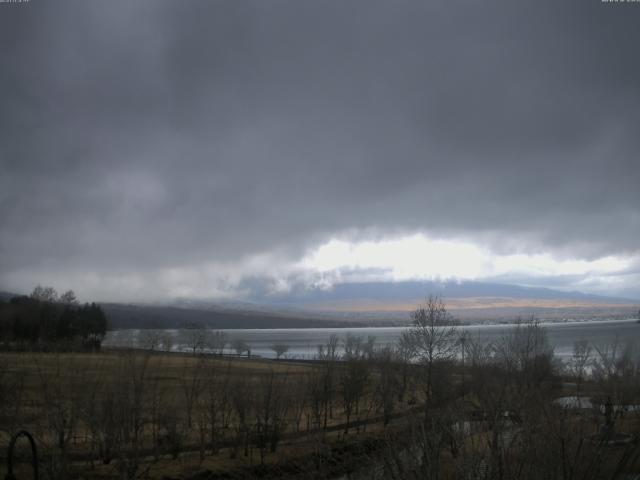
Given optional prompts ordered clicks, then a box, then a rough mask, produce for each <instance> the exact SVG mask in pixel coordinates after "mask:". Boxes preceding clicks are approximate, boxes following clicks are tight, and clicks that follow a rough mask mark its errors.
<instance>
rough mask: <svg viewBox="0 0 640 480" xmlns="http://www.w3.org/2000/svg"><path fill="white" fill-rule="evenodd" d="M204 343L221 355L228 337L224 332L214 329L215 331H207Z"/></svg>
mask: <svg viewBox="0 0 640 480" xmlns="http://www.w3.org/2000/svg"><path fill="white" fill-rule="evenodd" d="M206 343H207V346H208V347H209V348H210V349H211V351H212V352H213V353H215V354H216V355H222V354H223V353H224V349H225V347H226V346H227V344H228V343H229V337H228V335H227V334H226V333H225V332H223V331H220V330H216V331H215V332H213V331H209V334H208V335H207V340H206Z"/></svg>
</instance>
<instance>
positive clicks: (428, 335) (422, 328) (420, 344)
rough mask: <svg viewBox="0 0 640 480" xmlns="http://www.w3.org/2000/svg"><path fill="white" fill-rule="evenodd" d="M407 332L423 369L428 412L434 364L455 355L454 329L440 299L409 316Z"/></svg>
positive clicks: (427, 301)
mask: <svg viewBox="0 0 640 480" xmlns="http://www.w3.org/2000/svg"><path fill="white" fill-rule="evenodd" d="M411 318H412V319H413V327H412V328H411V330H410V335H411V337H412V343H413V347H414V352H415V354H416V356H417V357H418V359H419V361H420V362H421V363H422V364H423V365H424V366H425V370H426V388H425V394H426V395H425V396H426V398H425V400H426V406H427V410H428V408H429V406H430V404H431V401H432V399H433V376H434V367H435V365H436V363H437V362H441V361H444V360H450V359H452V358H453V357H454V356H455V353H456V348H457V347H456V338H457V333H456V329H455V328H454V327H453V326H452V324H453V323H454V322H453V320H452V318H451V316H450V315H449V313H448V312H447V309H446V307H445V305H444V303H443V301H442V299H440V298H439V297H435V296H429V298H427V300H426V301H425V302H424V303H423V304H421V305H420V306H418V308H416V309H415V310H414V311H413V312H412V313H411Z"/></svg>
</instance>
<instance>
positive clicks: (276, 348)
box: [269, 343, 289, 360]
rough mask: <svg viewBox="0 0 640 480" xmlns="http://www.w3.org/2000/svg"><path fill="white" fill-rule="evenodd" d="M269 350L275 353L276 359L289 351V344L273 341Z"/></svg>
mask: <svg viewBox="0 0 640 480" xmlns="http://www.w3.org/2000/svg"><path fill="white" fill-rule="evenodd" d="M269 348H271V350H273V352H274V353H275V354H276V359H278V360H280V357H281V356H282V355H284V354H285V353H287V352H288V351H289V345H286V344H284V343H274V344H273V345H271V347H269Z"/></svg>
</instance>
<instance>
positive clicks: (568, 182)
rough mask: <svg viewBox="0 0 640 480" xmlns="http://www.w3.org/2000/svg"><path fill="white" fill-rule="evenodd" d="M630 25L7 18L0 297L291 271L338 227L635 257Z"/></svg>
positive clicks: (291, 5)
mask: <svg viewBox="0 0 640 480" xmlns="http://www.w3.org/2000/svg"><path fill="white" fill-rule="evenodd" d="M639 21H640V7H638V6H637V5H634V4H606V3H600V2H597V1H592V2H584V1H568V2H551V1H535V2H533V1H532V2H526V3H525V2H518V3H517V4H516V3H515V2H507V1H501V2H471V1H468V2H418V1H411V2H409V1H394V2H388V1H385V2H382V1H347V2H345V1H302V2H301V1H276V0H272V1H268V2H265V1H254V2H246V1H238V0H233V1H231V0H229V1H216V2H210V1H196V0H190V1H180V2H178V1H175V0H172V1H162V0H147V1H140V0H139V1H136V2H128V1H97V0H92V1H86V0H83V1H80V0H78V1H63V0H60V1H56V2H44V1H38V0H32V1H31V2H29V3H27V4H2V5H0V65H1V67H2V68H1V70H0V102H1V103H0V105H1V106H2V108H1V109H0V128H1V130H0V138H1V142H0V162H1V167H2V174H1V176H0V187H1V190H0V223H1V225H2V226H1V229H0V272H1V273H0V283H3V284H7V285H11V284H12V280H11V279H12V278H13V277H14V275H15V274H16V273H17V272H49V273H51V272H53V273H59V274H60V275H61V276H64V274H71V273H83V272H84V273H86V272H91V273H92V274H96V275H100V274H110V275H117V274H118V273H120V272H127V273H131V272H135V273H136V274H137V275H138V274H139V275H141V278H142V279H143V280H144V278H145V277H144V275H145V272H154V271H157V270H158V269H162V268H187V267H189V266H197V265H200V264H203V263H213V264H215V263H227V264H228V263H233V262H239V261H241V260H242V259H245V258H246V257H248V256H251V255H253V254H257V253H260V252H271V255H273V258H275V259H278V260H282V261H285V260H286V259H295V258H297V257H298V256H299V255H300V254H301V252H302V251H303V249H304V248H306V247H308V246H309V245H312V244H314V243H315V242H318V241H321V240H323V239H326V238H328V237H329V236H331V235H333V234H336V233H340V232H342V233H344V232H347V231H350V232H356V233H358V232H360V233H359V234H361V235H362V233H361V232H366V233H365V234H367V235H368V234H378V235H388V234H390V233H391V234H392V233H398V232H411V231H416V230H423V231H426V232H428V233H429V234H431V235H434V236H443V237H446V236H452V235H453V236H458V237H465V238H469V239H473V240H474V241H482V242H487V243H489V244H490V245H492V248H494V249H496V250H499V251H514V250H521V251H530V252H536V251H554V252H556V253H557V254H559V255H562V256H566V257H569V256H575V257H585V258H594V257H597V256H603V255H621V254H637V253H638V251H639V249H640V247H639V245H640V243H638V238H640V194H639V193H638V192H639V189H638V180H639V179H640V162H639V161H638V156H637V155H638V144H639V143H640V131H639V130H640V95H639V91H638V89H639V88H640V64H639V63H638V62H637V53H638V52H637V46H638V45H640V29H638V28H637V25H638V22H639ZM148 275H151V276H152V273H148ZM143 280H142V281H143ZM34 281H37V279H35V278H34ZM14 283H15V282H14Z"/></svg>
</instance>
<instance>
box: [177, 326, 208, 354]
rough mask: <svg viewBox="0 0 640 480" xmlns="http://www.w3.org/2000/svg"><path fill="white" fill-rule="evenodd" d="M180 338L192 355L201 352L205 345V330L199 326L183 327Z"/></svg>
mask: <svg viewBox="0 0 640 480" xmlns="http://www.w3.org/2000/svg"><path fill="white" fill-rule="evenodd" d="M182 339H183V342H184V343H185V344H186V346H187V347H188V348H189V350H191V352H192V353H193V355H194V356H195V355H196V354H197V353H198V352H202V351H203V350H204V348H205V347H206V345H207V335H206V331H205V330H203V329H201V328H185V329H184V330H183V331H182Z"/></svg>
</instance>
